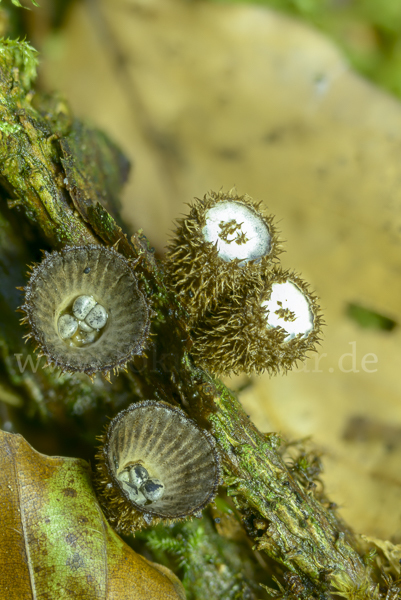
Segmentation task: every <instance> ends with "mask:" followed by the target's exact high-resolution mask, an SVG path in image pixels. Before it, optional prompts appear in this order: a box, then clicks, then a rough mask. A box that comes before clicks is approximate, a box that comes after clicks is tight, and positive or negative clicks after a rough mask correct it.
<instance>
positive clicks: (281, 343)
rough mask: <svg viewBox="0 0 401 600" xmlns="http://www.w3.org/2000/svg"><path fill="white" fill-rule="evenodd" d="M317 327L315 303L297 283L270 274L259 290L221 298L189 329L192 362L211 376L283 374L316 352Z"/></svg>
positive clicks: (296, 278) (294, 279)
mask: <svg viewBox="0 0 401 600" xmlns="http://www.w3.org/2000/svg"><path fill="white" fill-rule="evenodd" d="M322 324H323V320H322V316H321V313H320V309H319V305H318V303H317V298H316V296H314V295H313V294H312V293H311V292H310V291H309V288H308V285H307V284H306V283H305V282H304V281H302V279H300V277H299V276H298V275H297V274H295V273H293V272H289V271H282V270H281V269H279V268H277V267H276V268H274V269H273V270H272V271H269V272H267V273H266V274H265V285H264V288H263V289H262V291H260V290H259V289H252V288H251V289H248V290H243V302H242V303H238V302H237V301H233V300H232V299H230V297H226V298H225V301H224V302H221V304H219V306H218V307H217V308H216V309H215V310H214V311H209V312H208V313H207V314H206V315H205V316H204V317H203V318H202V319H201V320H200V321H198V322H197V324H196V325H195V326H194V328H193V332H192V333H193V340H194V345H193V347H192V349H191V353H192V354H193V356H194V358H195V360H196V361H197V362H198V363H199V364H200V365H201V366H202V367H204V368H206V369H208V370H210V371H211V372H212V373H214V374H216V375H222V374H224V375H227V374H230V373H235V374H238V373H241V372H245V373H248V374H251V373H258V374H259V373H263V372H264V371H267V372H269V373H271V374H275V373H278V372H286V371H288V370H289V369H291V368H292V367H293V366H294V365H295V364H296V362H297V361H298V360H304V359H305V358H306V356H307V352H310V351H316V344H317V343H318V342H319V340H320V333H321V326H322Z"/></svg>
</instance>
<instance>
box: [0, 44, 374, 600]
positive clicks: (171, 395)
mask: <svg viewBox="0 0 401 600" xmlns="http://www.w3.org/2000/svg"><path fill="white" fill-rule="evenodd" d="M35 69H36V57H35V52H34V50H33V49H32V48H30V47H29V45H28V44H27V43H23V42H12V41H3V42H2V43H1V45H0V106H1V109H0V110H1V122H0V132H1V139H0V182H1V186H2V193H1V205H2V211H1V214H2V215H3V216H2V219H3V220H2V227H3V229H2V231H3V234H4V237H3V238H2V241H6V240H7V243H6V244H4V243H3V244H2V246H1V251H2V255H1V261H2V262H1V265H2V267H3V269H4V270H5V271H4V272H5V276H4V284H3V286H2V291H1V293H0V297H1V306H4V307H5V308H4V313H3V314H5V315H6V321H5V324H4V326H2V328H1V330H0V335H1V339H0V343H1V348H2V353H3V354H2V371H3V380H4V382H5V386H6V388H7V389H6V390H5V391H4V394H5V393H6V392H8V393H9V394H11V395H12V394H14V396H15V398H16V400H15V407H17V405H23V406H24V408H25V413H26V412H27V411H28V413H29V411H30V412H31V413H33V412H35V411H38V410H39V412H40V413H41V414H42V421H43V420H44V421H46V420H47V421H49V420H50V421H51V422H52V423H53V426H54V427H56V431H60V432H61V433H63V432H64V433H65V432H66V431H67V430H68V429H69V428H70V427H71V423H72V422H73V423H74V431H75V436H76V442H77V440H79V442H77V443H78V446H77V450H76V451H77V452H80V451H81V449H82V454H85V453H86V455H85V456H83V457H84V458H87V457H88V456H87V454H88V453H89V454H90V451H89V450H88V448H89V447H92V446H91V445H92V444H93V441H94V436H95V435H96V434H97V435H98V434H100V433H101V427H102V425H103V424H104V422H105V414H106V413H108V415H109V416H113V415H114V414H115V413H116V412H117V411H118V410H119V409H121V408H125V407H126V406H127V405H128V404H129V403H130V402H132V401H135V400H136V399H140V398H157V399H160V400H165V401H167V402H170V403H173V404H174V403H175V404H177V405H180V406H181V407H182V408H183V409H184V410H185V411H186V412H187V413H188V414H189V415H190V416H191V417H192V418H194V419H195V420H196V421H197V422H198V424H199V425H200V426H202V427H205V428H207V429H208V430H209V431H211V433H212V434H213V435H214V436H215V438H216V440H217V443H218V445H219V449H220V453H221V456H222V461H223V466H224V472H225V476H224V485H225V487H226V488H227V494H228V495H229V496H231V497H233V499H234V503H235V506H236V508H237V510H238V512H239V514H240V515H241V518H242V521H243V524H244V526H245V528H246V529H247V532H248V536H249V538H250V539H251V540H253V544H254V546H255V548H256V549H257V550H260V551H263V552H264V553H266V554H267V555H268V557H270V559H271V562H270V563H269V564H270V566H269V570H270V573H273V574H274V573H275V574H276V575H277V576H278V577H279V578H281V581H286V582H287V583H286V584H285V587H286V591H282V592H277V594H281V593H283V594H284V596H285V597H287V598H291V597H293V598H331V597H335V594H334V592H333V587H332V585H333V584H335V587H336V589H337V590H339V591H340V592H341V591H342V590H345V589H351V590H354V591H355V590H356V592H357V591H358V590H364V592H363V593H364V594H365V595H359V596H358V595H355V596H352V597H355V598H358V597H360V598H365V597H366V598H370V597H372V598H373V597H376V596H375V595H374V594H375V593H376V592H375V591H374V590H375V589H376V587H377V581H376V580H375V579H374V575H373V572H372V571H371V570H369V569H367V567H366V566H365V564H364V561H363V559H362V557H361V555H360V553H359V551H358V541H357V539H356V538H355V537H354V536H353V534H352V532H351V531H350V530H349V529H348V528H347V527H346V526H345V525H344V524H343V522H342V521H341V519H340V518H339V517H338V515H337V514H336V512H335V510H334V508H333V505H331V504H330V503H329V502H327V501H326V499H325V497H324V495H323V494H320V495H319V494H317V493H315V487H316V486H315V485H314V483H313V480H312V479H311V478H310V477H309V476H308V474H307V471H308V464H307V463H305V464H304V466H300V465H301V463H300V462H299V463H297V466H296V468H295V467H293V468H290V467H288V465H287V463H286V462H285V460H284V459H283V456H282V454H281V452H280V439H279V437H278V436H277V435H276V434H267V435H266V434H262V433H260V432H259V431H258V430H257V428H256V427H255V426H254V425H253V424H252V422H250V420H249V419H248V417H247V415H246V414H245V413H244V411H243V409H242V407H241V404H240V403H239V401H238V399H237V398H236V396H235V395H234V394H233V393H232V392H231V391H230V390H228V389H227V388H226V387H225V386H224V385H223V384H222V383H221V382H220V381H218V380H216V379H214V378H213V377H212V376H211V375H210V374H209V373H207V372H205V371H202V370H201V369H199V368H197V367H196V365H195V364H194V363H193V360H192V358H191V338H190V332H189V331H188V328H187V325H186V323H187V320H188V319H187V315H186V313H185V310H184V309H183V307H182V306H180V304H179V303H178V302H177V300H176V298H175V296H174V294H173V293H172V292H171V291H170V290H169V288H168V281H167V279H166V275H165V274H164V271H163V265H162V264H161V263H160V262H159V261H157V260H156V259H155V257H154V254H153V252H152V250H151V249H150V247H149V244H148V242H147V240H146V238H145V237H144V236H143V234H142V232H138V233H135V234H134V235H133V236H132V237H131V238H130V239H129V238H128V237H127V235H126V233H124V229H125V228H124V226H123V224H122V223H121V222H120V219H119V211H118V208H119V207H118V193H119V190H120V188H121V186H122V184H123V182H124V180H125V177H126V175H127V172H128V164H127V162H126V160H125V159H124V157H123V156H122V154H121V153H120V152H119V150H118V149H117V148H116V147H115V146H114V145H113V144H112V143H111V142H110V141H109V140H108V139H107V138H106V137H105V136H104V135H103V134H101V133H99V132H97V131H94V130H91V129H88V128H87V127H85V126H83V125H82V124H80V123H79V122H77V121H75V120H74V119H73V117H72V115H71V113H70V111H69V109H68V106H67V105H66V103H65V102H64V101H63V100H62V99H60V98H57V97H40V96H37V95H36V96H35V94H34V92H33V91H32V82H33V79H34V77H35ZM83 141H84V142H85V144H83ZM84 146H85V149H84ZM7 198H8V207H7V206H6V205H5V202H4V200H5V199H7ZM16 215H18V217H17V220H18V224H17V220H16ZM85 243H99V244H106V245H113V246H114V247H115V248H116V249H117V250H118V251H119V252H121V253H122V254H123V255H124V256H125V257H126V258H128V259H130V258H132V259H138V258H140V264H139V267H138V270H139V272H140V277H141V286H142V289H143V291H144V293H145V294H146V295H147V296H148V297H149V298H150V299H151V302H152V308H153V310H154V312H155V315H154V317H153V324H152V332H153V334H154V336H153V337H152V342H151V345H150V346H149V348H148V351H147V358H138V359H137V360H136V361H134V362H133V363H132V364H131V365H130V367H129V370H128V373H127V374H121V375H120V376H119V377H117V378H115V379H114V380H113V383H112V384H109V383H107V382H105V381H103V380H101V379H100V378H98V379H96V381H95V384H93V385H92V384H91V383H90V381H89V379H88V378H87V377H86V376H84V375H82V376H70V375H63V376H62V377H60V378H57V377H56V374H55V373H53V372H51V371H49V370H45V369H42V368H40V369H37V371H36V372H34V371H33V370H32V369H27V370H25V371H24V372H21V368H17V362H16V360H15V356H16V355H20V356H26V351H24V350H23V349H22V341H21V338H22V335H23V333H24V332H23V330H22V328H21V327H20V326H19V324H18V322H17V317H16V316H15V313H14V310H15V309H16V308H17V306H18V303H21V302H19V299H18V296H16V293H15V290H14V287H15V285H23V283H24V281H23V277H22V272H21V270H22V265H24V263H26V262H31V261H32V260H38V259H39V255H38V248H39V247H42V248H43V247H45V248H47V249H49V248H60V247H62V246H64V245H66V244H85ZM10 248H15V256H16V257H17V260H16V264H17V267H15V266H14V271H15V272H14V271H10V270H8V271H7V264H6V262H7V256H8V254H9V252H10ZM7 253H8V254H7ZM7 315H8V316H7ZM2 321H4V319H2ZM7 386H8V387H7ZM4 394H3V398H5V397H6V396H5V395H4ZM10 397H11V396H10ZM0 399H1V390H0ZM9 404H12V402H11V403H10V402H9ZM99 407H101V410H99ZM10 410H11V412H12V411H14V412H12V415H13V418H15V420H16V422H18V418H19V417H18V413H16V412H15V411H17V408H10ZM25 418H26V417H25ZM3 420H4V419H3ZM54 424H55V425H54ZM70 438H71V436H70ZM166 535H167V534H166ZM283 573H284V574H285V573H287V575H286V576H285V577H284V579H283V578H282V575H283ZM215 576H216V577H218V570H216V571H215ZM233 593H234V592H233ZM235 593H237V592H235ZM361 593H362V592H361ZM193 597H197V596H193ZM201 597H202V598H203V596H202V595H200V596H199V598H201ZM222 597H223V596H222ZM225 597H226V598H228V597H233V598H234V597H246V596H245V595H244V596H238V595H237V596H234V595H232V596H230V595H226V596H225ZM248 597H252V596H248ZM255 597H256V596H255ZM350 597H351V596H350ZM377 597H380V596H377Z"/></svg>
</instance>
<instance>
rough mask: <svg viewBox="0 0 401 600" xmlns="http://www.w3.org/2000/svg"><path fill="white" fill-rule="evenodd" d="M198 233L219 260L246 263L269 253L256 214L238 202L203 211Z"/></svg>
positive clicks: (267, 234) (262, 225) (266, 237)
mask: <svg viewBox="0 0 401 600" xmlns="http://www.w3.org/2000/svg"><path fill="white" fill-rule="evenodd" d="M205 220H206V225H205V226H204V228H203V229H202V234H203V237H204V239H205V241H206V242H211V243H212V244H216V242H217V251H218V253H219V256H220V258H221V259H222V260H224V261H226V262H230V261H232V260H235V259H236V258H237V259H240V260H241V261H243V262H244V263H245V262H248V261H250V260H257V259H260V258H261V257H262V256H264V255H265V254H268V253H269V252H270V243H271V235H270V232H269V229H268V227H267V225H266V224H265V222H264V221H263V219H262V218H261V216H260V215H258V214H257V212H255V211H254V210H252V209H251V208H249V207H248V206H246V205H245V204H242V203H240V202H233V201H229V200H227V201H225V202H220V203H219V204H216V205H215V206H213V207H212V208H209V210H207V211H206V214H205Z"/></svg>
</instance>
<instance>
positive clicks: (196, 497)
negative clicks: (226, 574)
mask: <svg viewBox="0 0 401 600" xmlns="http://www.w3.org/2000/svg"><path fill="white" fill-rule="evenodd" d="M101 440H102V441H103V442H104V445H103V446H102V447H101V449H100V452H99V454H98V455H97V459H98V463H97V470H98V475H97V482H96V483H97V487H98V490H99V493H100V500H101V502H102V505H103V507H104V509H105V512H106V515H107V517H108V519H109V521H110V522H111V524H112V525H113V526H114V527H115V528H116V529H117V531H120V532H123V533H133V532H135V530H139V529H141V528H143V527H146V526H148V525H150V524H153V525H156V524H157V523H158V522H160V521H164V522H167V523H168V522H175V521H180V520H183V519H185V518H187V517H190V516H192V515H195V516H200V514H201V511H202V509H203V508H204V507H205V506H206V505H207V504H209V502H211V501H212V500H213V499H214V497H215V496H216V493H217V489H218V485H219V482H220V477H221V476H220V461H219V456H218V452H217V449H216V445H215V441H214V438H213V437H212V436H211V435H210V434H209V433H208V432H207V431H205V430H203V429H200V428H199V427H198V425H197V424H196V423H195V422H194V421H192V420H191V419H189V418H188V417H187V416H186V414H185V413H184V412H183V411H182V410H180V409H179V408H176V407H174V406H171V405H169V404H167V403H165V402H159V401H156V400H145V401H143V402H138V403H136V404H131V406H129V407H128V408H127V409H126V410H124V411H122V412H120V413H119V414H118V415H117V416H116V417H115V418H114V419H113V420H112V421H111V423H110V425H109V426H108V429H107V432H106V434H105V435H104V436H103V437H102V438H101ZM155 488H157V490H156V493H155V496H152V493H153V491H154V490H155ZM149 489H150V491H151V492H150V493H149Z"/></svg>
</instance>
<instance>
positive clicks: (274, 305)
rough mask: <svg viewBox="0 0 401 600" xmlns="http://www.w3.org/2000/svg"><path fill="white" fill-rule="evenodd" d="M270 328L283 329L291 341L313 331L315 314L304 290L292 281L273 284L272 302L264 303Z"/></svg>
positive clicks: (286, 339) (287, 338)
mask: <svg viewBox="0 0 401 600" xmlns="http://www.w3.org/2000/svg"><path fill="white" fill-rule="evenodd" d="M262 306H263V307H264V308H265V309H266V317H267V324H268V325H269V327H282V328H283V329H284V330H285V331H286V332H287V333H288V336H287V337H286V338H285V341H286V342H287V341H289V340H291V339H292V338H294V337H295V336H296V335H298V334H299V333H301V334H302V335H303V337H306V336H307V335H308V334H309V333H310V332H311V331H312V330H313V313H312V311H311V309H310V305H309V301H308V299H307V297H306V296H305V294H304V293H303V292H302V290H300V289H299V287H298V286H297V285H295V283H293V282H292V281H285V282H283V283H273V285H272V292H271V296H270V300H266V301H265V302H262Z"/></svg>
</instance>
